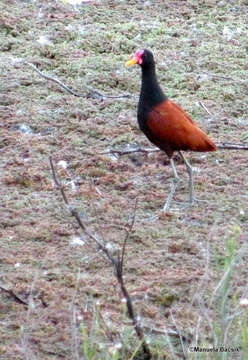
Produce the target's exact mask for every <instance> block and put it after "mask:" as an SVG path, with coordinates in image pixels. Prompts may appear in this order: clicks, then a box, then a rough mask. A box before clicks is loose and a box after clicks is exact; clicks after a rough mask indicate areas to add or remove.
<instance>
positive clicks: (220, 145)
mask: <svg viewBox="0 0 248 360" xmlns="http://www.w3.org/2000/svg"><path fill="white" fill-rule="evenodd" d="M216 145H217V148H218V149H220V150H222V149H225V150H248V143H243V144H242V143H240V144H237V143H236V144H235V143H216Z"/></svg>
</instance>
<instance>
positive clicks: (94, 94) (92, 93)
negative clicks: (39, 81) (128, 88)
mask: <svg viewBox="0 0 248 360" xmlns="http://www.w3.org/2000/svg"><path fill="white" fill-rule="evenodd" d="M24 64H25V65H28V66H29V67H31V68H32V69H33V70H34V71H36V72H37V73H38V74H39V75H40V76H41V77H42V78H43V79H46V80H49V81H53V82H55V83H56V84H58V85H59V86H60V87H61V88H63V89H64V90H66V91H67V92H69V93H70V94H71V95H74V96H77V97H84V98H92V99H98V100H103V99H120V98H133V97H134V96H133V95H130V94H125V95H105V94H102V93H100V92H99V91H97V90H90V91H89V92H88V94H81V93H78V92H76V91H74V90H72V89H70V88H69V86H67V85H65V84H64V83H63V82H62V81H60V80H58V79H55V78H54V77H52V76H49V75H46V74H44V73H43V72H41V71H40V70H39V69H38V68H37V67H36V66H35V65H34V64H32V63H29V62H27V61H25V62H24Z"/></svg>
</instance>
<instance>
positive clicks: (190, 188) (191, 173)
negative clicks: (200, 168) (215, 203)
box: [178, 151, 207, 206]
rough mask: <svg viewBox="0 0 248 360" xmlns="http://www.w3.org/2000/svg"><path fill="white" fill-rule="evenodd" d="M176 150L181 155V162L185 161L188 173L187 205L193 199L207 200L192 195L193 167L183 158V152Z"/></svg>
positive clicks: (190, 203)
mask: <svg viewBox="0 0 248 360" xmlns="http://www.w3.org/2000/svg"><path fill="white" fill-rule="evenodd" d="M178 152H179V155H180V156H181V158H182V160H183V162H184V163H185V165H186V168H187V172H188V174H189V205H190V206H191V205H192V204H193V202H194V201H199V202H201V201H203V202H207V200H202V199H197V198H196V197H195V196H194V181H193V173H194V168H193V167H192V166H191V165H190V163H189V162H188V160H187V159H186V158H185V156H184V155H183V153H181V151H178Z"/></svg>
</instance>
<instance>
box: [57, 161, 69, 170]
mask: <svg viewBox="0 0 248 360" xmlns="http://www.w3.org/2000/svg"><path fill="white" fill-rule="evenodd" d="M58 166H60V167H62V168H63V169H66V168H67V162H66V161H64V160H60V161H59V162H58Z"/></svg>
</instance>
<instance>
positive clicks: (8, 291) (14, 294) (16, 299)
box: [0, 283, 28, 305]
mask: <svg viewBox="0 0 248 360" xmlns="http://www.w3.org/2000/svg"><path fill="white" fill-rule="evenodd" d="M0 289H1V290H3V291H5V292H6V293H8V294H9V295H10V296H11V297H12V298H13V299H14V300H15V301H16V302H18V303H19V304H23V305H28V301H25V300H23V299H22V298H21V297H20V296H19V295H17V294H16V293H15V292H14V291H13V290H12V289H10V288H9V287H8V286H6V285H4V284H2V283H1V284H0Z"/></svg>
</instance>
